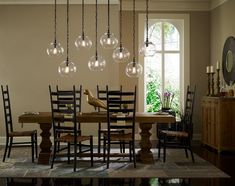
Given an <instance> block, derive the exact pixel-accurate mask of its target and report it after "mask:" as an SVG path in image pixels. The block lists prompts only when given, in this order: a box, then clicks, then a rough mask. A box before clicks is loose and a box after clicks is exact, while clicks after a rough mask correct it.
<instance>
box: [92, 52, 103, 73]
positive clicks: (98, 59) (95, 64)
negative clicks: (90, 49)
mask: <svg viewBox="0 0 235 186" xmlns="http://www.w3.org/2000/svg"><path fill="white" fill-rule="evenodd" d="M105 65H106V62H105V60H104V59H103V58H102V56H99V55H98V56H92V57H91V58H90V60H89V62H88V68H89V69H90V70H91V71H103V70H104V68H105Z"/></svg>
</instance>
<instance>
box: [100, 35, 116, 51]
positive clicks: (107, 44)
mask: <svg viewBox="0 0 235 186" xmlns="http://www.w3.org/2000/svg"><path fill="white" fill-rule="evenodd" d="M100 44H101V46H102V47H103V48H105V49H114V48H116V47H117V44H118V40H117V38H116V37H115V35H114V34H113V33H110V34H108V33H105V34H103V35H102V36H101V37H100Z"/></svg>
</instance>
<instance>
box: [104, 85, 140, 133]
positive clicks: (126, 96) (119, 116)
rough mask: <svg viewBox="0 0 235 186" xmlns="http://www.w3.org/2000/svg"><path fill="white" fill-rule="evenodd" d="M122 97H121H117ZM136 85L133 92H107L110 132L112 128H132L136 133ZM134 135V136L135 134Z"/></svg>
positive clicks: (132, 131)
mask: <svg viewBox="0 0 235 186" xmlns="http://www.w3.org/2000/svg"><path fill="white" fill-rule="evenodd" d="M117 98H121V99H119V100H118V99H117ZM135 113H136V87H135V90H134V91H133V92H123V91H108V92H107V118H108V133H109V134H110V129H124V130H125V129H130V130H131V133H132V135H134V134H135ZM133 137H134V136H133Z"/></svg>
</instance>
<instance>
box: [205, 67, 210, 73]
mask: <svg viewBox="0 0 235 186" xmlns="http://www.w3.org/2000/svg"><path fill="white" fill-rule="evenodd" d="M206 73H207V74H209V73H210V67H209V66H207V67H206Z"/></svg>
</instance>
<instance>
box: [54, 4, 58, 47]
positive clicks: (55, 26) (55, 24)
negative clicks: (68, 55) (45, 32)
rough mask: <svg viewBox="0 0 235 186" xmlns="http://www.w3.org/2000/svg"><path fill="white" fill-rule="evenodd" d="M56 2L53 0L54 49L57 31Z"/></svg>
mask: <svg viewBox="0 0 235 186" xmlns="http://www.w3.org/2000/svg"><path fill="white" fill-rule="evenodd" d="M56 9H57V0H55V5H54V37H55V38H54V45H55V47H56V44H57V41H56V29H57V11H56Z"/></svg>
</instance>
